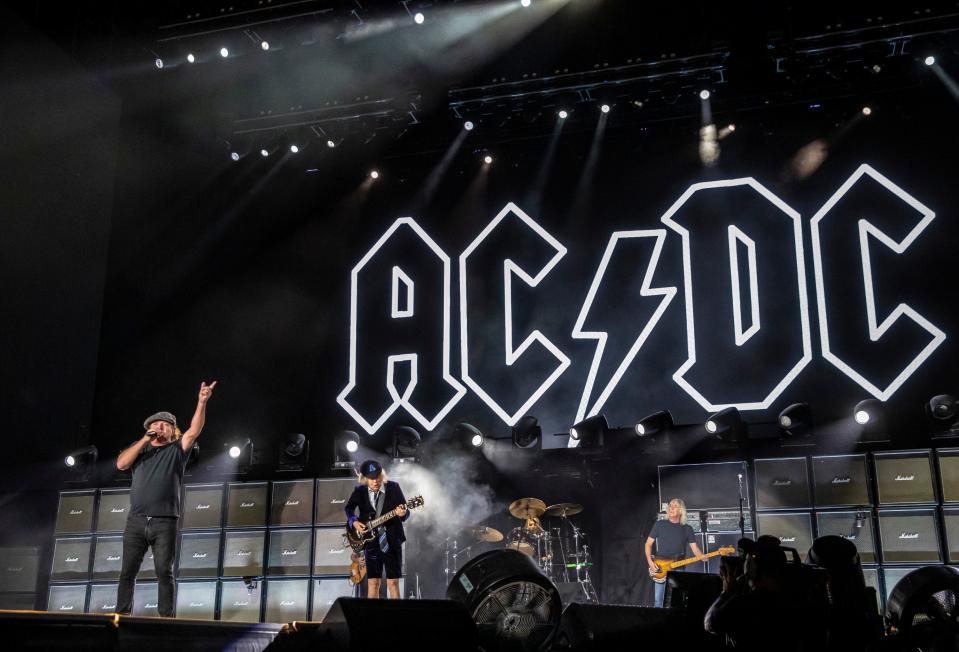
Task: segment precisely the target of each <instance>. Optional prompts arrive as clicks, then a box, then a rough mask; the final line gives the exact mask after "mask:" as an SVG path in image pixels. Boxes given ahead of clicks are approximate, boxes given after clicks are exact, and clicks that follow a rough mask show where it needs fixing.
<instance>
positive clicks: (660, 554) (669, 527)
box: [649, 520, 696, 560]
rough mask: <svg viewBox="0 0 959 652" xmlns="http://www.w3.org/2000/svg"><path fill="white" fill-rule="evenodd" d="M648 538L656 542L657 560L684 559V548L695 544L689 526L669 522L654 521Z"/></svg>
mask: <svg viewBox="0 0 959 652" xmlns="http://www.w3.org/2000/svg"><path fill="white" fill-rule="evenodd" d="M649 536H651V537H652V538H654V539H655V540H656V558H657V559H672V560H676V559H685V558H686V556H687V555H686V546H687V545H689V544H690V543H695V542H696V534H695V533H694V532H693V528H692V527H691V526H689V525H687V524H685V523H673V522H671V521H669V520H662V521H656V523H655V524H654V525H653V529H652V530H650V531H649Z"/></svg>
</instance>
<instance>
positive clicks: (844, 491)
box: [659, 449, 959, 596]
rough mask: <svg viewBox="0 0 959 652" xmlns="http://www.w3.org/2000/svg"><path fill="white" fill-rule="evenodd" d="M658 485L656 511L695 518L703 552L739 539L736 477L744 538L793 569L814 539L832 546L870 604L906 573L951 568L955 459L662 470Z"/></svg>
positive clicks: (958, 454) (956, 511)
mask: <svg viewBox="0 0 959 652" xmlns="http://www.w3.org/2000/svg"><path fill="white" fill-rule="evenodd" d="M659 476H660V498H661V502H663V503H666V502H668V500H669V499H670V498H672V497H681V498H684V500H685V501H686V504H687V509H688V510H689V511H690V512H697V511H701V512H702V516H703V518H702V519H701V523H703V525H705V527H703V528H702V532H701V533H699V534H698V536H699V537H700V541H701V543H702V549H703V550H704V551H706V552H709V551H712V550H716V549H717V548H719V547H721V546H726V545H735V542H736V541H737V540H738V539H739V536H740V534H739V532H738V531H737V530H738V528H739V511H738V503H739V495H740V476H741V477H742V479H743V482H742V485H741V486H742V495H743V499H744V511H745V513H746V517H747V528H746V529H747V536H750V537H753V538H754V537H755V536H757V534H760V535H761V534H769V535H773V536H776V537H778V538H779V540H780V541H781V542H782V544H783V545H784V546H787V547H790V548H795V549H796V550H797V551H798V552H799V554H800V556H801V557H802V558H803V559H805V557H806V553H807V551H808V550H809V547H810V546H811V545H812V542H813V540H814V539H815V538H816V537H818V536H824V535H829V534H833V535H839V536H842V537H844V538H846V539H848V540H850V541H852V542H853V543H855V544H856V547H857V548H858V550H859V555H860V558H861V560H862V562H863V564H864V569H865V571H866V577H867V580H868V581H869V582H870V583H871V584H873V585H874V586H875V587H876V589H877V591H878V592H879V594H880V595H886V596H887V595H888V594H889V593H890V592H891V591H892V589H893V587H894V586H895V583H896V582H898V580H899V579H900V578H901V577H902V576H903V575H905V574H906V573H907V572H909V571H910V570H912V569H913V568H918V567H920V566H926V565H930V564H959V449H940V450H937V451H933V450H910V451H893V452H883V453H873V454H870V455H868V456H867V455H866V454H855V455H822V456H811V457H787V458H771V459H756V460H753V462H752V463H751V464H749V463H747V462H745V461H741V462H726V463H719V464H692V465H671V466H663V467H660V469H659ZM750 516H753V517H754V519H755V520H754V521H751V522H750ZM753 523H754V524H755V529H754V528H752V527H751V525H752V524H753ZM711 561H712V560H711ZM695 566H701V567H702V568H697V569H696V570H701V571H706V570H709V571H711V572H714V571H715V570H716V569H717V567H718V564H715V563H713V564H710V565H709V566H706V565H701V564H696V565H695ZM882 585H884V589H885V590H882V588H881V586H882Z"/></svg>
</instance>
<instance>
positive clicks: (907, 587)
mask: <svg viewBox="0 0 959 652" xmlns="http://www.w3.org/2000/svg"><path fill="white" fill-rule="evenodd" d="M886 615H887V617H888V618H889V623H890V624H891V625H892V626H893V627H895V628H896V629H897V630H898V632H899V635H900V636H902V637H904V638H905V639H906V641H908V642H909V644H911V645H914V646H915V647H917V648H918V649H920V650H923V651H924V652H938V651H940V650H943V651H944V650H956V649H959V569H956V568H953V567H951V566H926V567H925V568H919V569H916V570H914V571H913V572H911V573H909V574H908V575H906V576H905V577H903V578H902V579H901V580H899V583H898V584H896V588H894V589H893V590H892V593H891V594H890V596H889V600H888V602H887V606H886Z"/></svg>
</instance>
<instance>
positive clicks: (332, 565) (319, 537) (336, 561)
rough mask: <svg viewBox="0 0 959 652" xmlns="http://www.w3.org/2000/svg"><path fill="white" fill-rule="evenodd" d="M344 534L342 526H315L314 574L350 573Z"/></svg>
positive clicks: (348, 551)
mask: <svg viewBox="0 0 959 652" xmlns="http://www.w3.org/2000/svg"><path fill="white" fill-rule="evenodd" d="M344 534H345V532H344V530H343V528H339V527H318V528H316V539H315V543H314V548H313V574H314V575H349V574H350V552H351V551H350V549H349V548H348V547H344V542H343V538H344ZM404 557H405V555H404Z"/></svg>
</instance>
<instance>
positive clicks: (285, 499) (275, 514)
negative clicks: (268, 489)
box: [270, 480, 314, 525]
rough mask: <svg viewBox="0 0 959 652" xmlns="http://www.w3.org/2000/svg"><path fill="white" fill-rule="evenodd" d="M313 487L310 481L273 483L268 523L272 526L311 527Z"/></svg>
mask: <svg viewBox="0 0 959 652" xmlns="http://www.w3.org/2000/svg"><path fill="white" fill-rule="evenodd" d="M313 485H314V483H313V481H312V480H292V481H289V482H274V483H273V502H272V503H271V505H270V523H271V524H272V525H311V524H312V523H313Z"/></svg>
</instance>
